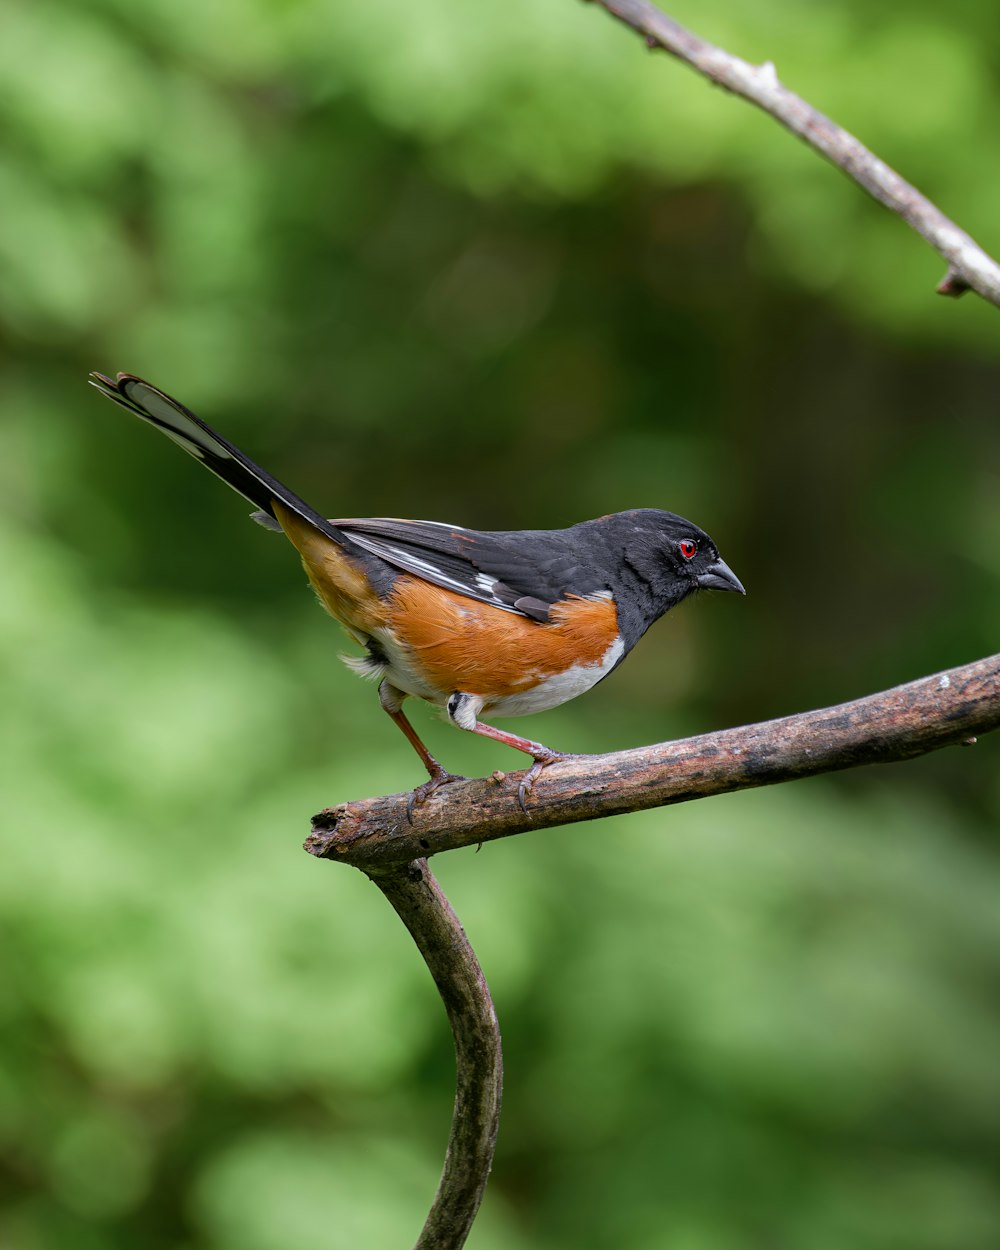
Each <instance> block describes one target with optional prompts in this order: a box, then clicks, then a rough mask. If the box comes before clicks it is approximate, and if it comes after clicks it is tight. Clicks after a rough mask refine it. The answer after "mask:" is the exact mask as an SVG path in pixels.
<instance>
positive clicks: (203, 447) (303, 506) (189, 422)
mask: <svg viewBox="0 0 1000 1250" xmlns="http://www.w3.org/2000/svg"><path fill="white" fill-rule="evenodd" d="M90 384H91V386H96V387H97V389H98V390H99V391H100V393H101V394H102V395H105V396H106V397H107V398H108V399H113V400H114V402H115V403H116V404H120V405H121V407H122V408H127V409H128V411H129V412H132V413H134V414H135V415H136V416H137V417H141V418H142V420H143V421H148V422H149V424H150V425H154V426H155V427H156V428H157V429H158V430H162V432H163V433H164V434H166V436H167V438H169V439H172V440H173V441H174V442H175V443H177V444H178V445H179V446H181V447H183V448H184V450H185V451H186V452H187V453H188V454H189V455H191V456H194V457H195V458H196V459H197V460H200V461H201V463H202V464H203V465H204V466H205V468H206V469H210V470H211V471H212V472H213V473H214V474H215V476H216V477H220V478H222V480H223V481H224V482H225V483H226V485H227V486H231V487H232V488H233V490H235V491H238V492H239V493H240V494H241V495H242V496H243V498H244V499H248V500H249V501H250V502H251V503H252V504H254V505H255V506H256V507H258V508H262V509H263V510H264V512H266V513H267V514H268V515H269V516H271V517H274V500H275V499H278V500H280V501H281V503H282V504H284V506H285V507H286V508H287V509H288V510H289V511H290V512H294V513H295V514H296V515H297V516H300V517H302V519H303V520H304V521H308V522H309V524H310V525H313V526H315V528H316V529H318V530H319V531H320V533H322V534H325V535H326V536H327V537H328V538H332V539H333V541H334V542H336V543H340V544H341V545H344V546H350V545H351V544H350V540H348V539H347V537H346V535H344V534H342V533H341V531H340V530H339V529H337V527H336V526H335V525H331V524H330V522H329V521H328V520H326V518H325V517H321V516H320V514H319V513H318V512H316V511H314V510H313V509H312V508H310V507H309V505H308V504H307V503H305V501H304V500H302V499H300V498H299V497H298V495H296V494H294V493H293V492H292V491H290V490H289V489H288V487H287V486H283V485H282V484H281V482H279V481H277V480H276V479H275V478H273V477H271V475H270V474H269V473H265V472H264V470H263V469H262V468H260V467H259V466H258V465H256V464H254V462H253V461H252V460H251V459H250V458H249V457H248V456H245V455H244V454H243V452H241V451H240V449H239V448H238V447H234V446H233V445H232V443H230V442H228V441H227V440H226V439H224V438H223V437H222V435H221V434H216V432H215V430H213V429H212V428H211V427H210V426H208V425H206V424H205V422H204V421H202V420H201V418H200V417H196V416H195V415H194V413H193V412H191V411H190V410H189V409H187V408H185V407H184V405H183V404H180V403H178V402H177V400H176V399H171V397H170V396H169V395H166V394H164V392H163V391H159V390H157V389H156V387H155V386H150V384H149V383H148V382H144V381H143V380H142V378H137V377H135V376H134V375H133V374H131V373H119V374H118V379H117V381H112V380H111V378H108V377H105V376H104V374H103V373H92V374H91V375H90ZM275 528H278V527H277V526H275Z"/></svg>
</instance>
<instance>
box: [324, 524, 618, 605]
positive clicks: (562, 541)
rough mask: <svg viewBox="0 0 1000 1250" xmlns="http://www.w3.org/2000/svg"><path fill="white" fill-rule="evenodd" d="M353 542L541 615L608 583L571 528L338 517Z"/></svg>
mask: <svg viewBox="0 0 1000 1250" xmlns="http://www.w3.org/2000/svg"><path fill="white" fill-rule="evenodd" d="M333 524H334V525H335V526H336V527H337V529H339V530H342V531H343V532H344V533H345V534H346V535H347V536H348V537H349V538H350V540H351V541H352V542H353V543H354V544H356V545H357V546H359V547H361V548H363V549H364V550H365V551H368V552H370V553H371V554H372V555H376V556H378V557H380V559H382V560H385V561H386V563H388V564H391V565H392V566H393V567H395V568H398V569H402V570H403V571H405V572H407V573H412V574H413V575H414V576H415V577H422V578H423V579H424V580H425V581H428V582H433V583H434V584H435V585H437V586H443V587H444V588H445V589H447V590H454V591H455V592H456V593H458V594H461V595H467V596H468V597H469V598H471V599H478V600H479V601H480V602H482V603H489V604H492V606H494V607H497V608H503V609H505V610H506V611H508V612H516V613H519V614H520V615H522V616H527V617H530V618H531V619H533V620H536V621H547V620H548V619H549V609H550V608H551V606H552V605H553V604H554V603H557V602H558V601H559V600H560V599H565V597H566V596H567V595H568V594H573V595H590V594H597V593H600V592H601V591H605V590H608V589H609V587H608V584H607V580H606V579H602V578H601V576H600V575H599V573H597V572H596V571H595V570H594V569H593V566H592V561H590V560H585V559H584V558H582V557H581V553H580V549H579V548H580V544H579V543H577V542H574V537H575V533H574V531H575V528H576V527H574V528H573V529H569V530H512V531H495V532H490V531H485V530H468V529H464V528H463V527H462V526H460V525H448V524H446V523H444V522H442V521H403V520H397V519H396V518H394V517H372V518H368V519H365V520H358V519H354V518H352V519H350V520H336V521H334V522H333Z"/></svg>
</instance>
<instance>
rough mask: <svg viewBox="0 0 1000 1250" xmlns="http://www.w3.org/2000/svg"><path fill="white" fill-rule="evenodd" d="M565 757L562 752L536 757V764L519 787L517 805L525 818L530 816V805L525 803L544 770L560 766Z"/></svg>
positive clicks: (552, 752)
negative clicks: (551, 766)
mask: <svg viewBox="0 0 1000 1250" xmlns="http://www.w3.org/2000/svg"><path fill="white" fill-rule="evenodd" d="M565 758H566V756H565V755H563V754H562V752H560V751H547V752H546V753H545V754H544V755H536V756H535V757H534V759H535V762H534V764H532V766H531V767H530V768H529V769H528V771H527V772H526V773H525V774H524V776H523V777H522V778H521V783H520V785H519V786H518V787H517V804H518V807H520V809H521V811H522V812H524V814H525V816H527V814H528V805H527V803H526V802H525V800H526V799H527V797H528V795H529V794H530V793H531V788H532V786H534V784H535V782H536V780H537V779H538V777H539V775H540V774H541V772H542V769H543V768H548V766H549V765H550V764H558V763H559V761H560V760H564V759H565Z"/></svg>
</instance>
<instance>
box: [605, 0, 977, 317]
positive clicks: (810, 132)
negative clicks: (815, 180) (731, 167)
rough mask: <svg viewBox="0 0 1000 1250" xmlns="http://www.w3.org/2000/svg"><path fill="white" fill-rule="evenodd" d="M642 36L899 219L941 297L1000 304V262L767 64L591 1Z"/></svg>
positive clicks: (657, 14) (652, 18) (645, 12)
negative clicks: (931, 255) (922, 245)
mask: <svg viewBox="0 0 1000 1250" xmlns="http://www.w3.org/2000/svg"><path fill="white" fill-rule="evenodd" d="M596 2H597V3H598V4H600V5H601V6H602V7H603V8H605V9H607V11H608V12H609V13H611V14H612V15H613V16H614V17H616V18H618V19H619V21H622V22H624V23H625V24H626V25H627V26H631V27H632V29H633V30H635V31H638V33H639V34H641V35H642V36H643V38H644V39H645V41H646V43H647V44H648V45H649V47H651V48H663V49H664V51H666V52H669V53H671V55H673V56H676V57H678V58H679V59H680V60H682V61H685V62H686V63H687V64H688V65H690V66H691V67H692V68H693V69H696V70H697V71H698V73H699V74H703V75H704V76H705V77H706V78H708V79H710V80H711V81H712V82H714V83H716V84H717V85H718V86H720V87H725V88H726V90H727V91H731V92H732V93H733V94H734V95H738V96H742V97H743V99H744V100H749V101H750V103H751V104H756V105H757V107H758V108H761V109H763V110H764V112H765V113H769V114H770V115H771V116H772V117H773V118H774V119H775V121H778V122H780V123H781V125H782V126H785V127H786V128H787V129H788V130H790V131H791V132H792V134H795V135H798V137H799V138H800V139H802V140H804V141H805V142H806V143H808V144H809V145H810V147H813V148H815V149H816V151H817V152H819V153H821V154H822V155H823V156H825V157H826V159H827V160H828V161H831V162H832V163H833V164H834V165H836V166H838V167H839V168H840V169H842V170H843V171H844V173H845V174H847V175H848V176H849V177H851V178H853V179H854V181H855V182H857V183H858V184H859V185H860V186H862V187H864V189H865V190H866V191H867V192H868V194H869V195H871V196H874V198H875V199H876V200H878V201H879V203H881V204H884V205H885V206H886V208H889V209H891V210H892V211H893V212H894V213H898V214H899V216H900V217H902V218H903V220H904V221H905V222H906V223H907V224H908V225H910V226H912V227H913V229H914V230H916V231H917V233H918V234H921V235H923V237H924V238H925V239H926V240H927V242H928V243H930V245H931V247H933V248H934V249H935V250H936V251H937V252H939V253H940V254H941V256H943V257H944V259H945V260H946V261H947V262H948V272H947V273H946V274H945V276H944V278H942V280H941V282H940V283H939V284H938V288H937V289H938V292H939V293H940V294H941V295H952V296H957V295H962V294H964V292H965V291H968V290H973V291H975V292H976V293H977V294H979V295H981V296H982V297H983V299H985V300H988V301H989V303H991V304H995V305H996V306H997V307H1000V265H998V264H997V262H996V261H995V260H994V259H993V258H992V257H991V256H989V255H987V253H986V252H984V251H983V249H982V248H981V247H980V246H979V244H978V243H977V242H976V241H975V239H973V238H971V237H970V236H969V235H968V234H966V232H965V231H964V230H962V229H960V228H959V227H958V226H956V225H955V223H954V222H953V221H951V220H950V219H949V218H948V217H946V216H945V215H944V213H942V212H941V210H940V209H939V208H938V207H937V205H935V204H933V203H932V202H931V201H930V200H929V199H928V198H927V197H926V196H925V195H922V194H921V192H919V191H918V190H917V189H916V187H914V186H912V185H911V184H910V183H908V182H907V181H906V180H905V179H904V178H901V177H900V176H899V174H897V173H896V171H895V170H894V169H891V168H890V167H889V166H888V165H886V163H885V162H884V161H881V160H879V158H878V157H877V156H876V155H875V154H874V153H873V152H870V151H869V150H868V148H866V147H865V145H864V144H863V143H862V142H861V141H860V140H859V139H856V138H855V137H854V135H852V134H850V133H849V132H848V131H846V130H844V129H843V127H841V126H838V125H837V124H836V123H835V122H832V121H831V120H830V118H829V117H826V116H824V114H823V113H820V112H819V111H818V110H817V109H814V108H813V107H812V105H811V104H807V103H806V101H805V100H803V99H802V97H801V96H798V95H796V94H795V92H794V91H789V89H788V88H787V87H786V86H784V84H783V83H781V82H779V80H778V75H777V72H776V71H775V68H774V65H773V64H771V62H769V61H767V62H765V63H764V64H763V65H751V64H750V62H749V61H744V60H741V59H740V57H738V56H733V55H732V54H731V53H729V52H725V51H723V49H722V48H718V47H716V46H715V45H714V44H711V43H709V42H708V41H707V40H706V39H702V38H700V36H698V35H695V34H693V33H692V32H691V31H689V30H687V29H685V27H683V26H681V25H680V23H678V22H675V21H674V19H673V18H672V17H668V16H667V15H666V14H665V13H663V12H661V11H660V10H659V9H658V8H656V6H655V5H653V4H650V3H648V0H596Z"/></svg>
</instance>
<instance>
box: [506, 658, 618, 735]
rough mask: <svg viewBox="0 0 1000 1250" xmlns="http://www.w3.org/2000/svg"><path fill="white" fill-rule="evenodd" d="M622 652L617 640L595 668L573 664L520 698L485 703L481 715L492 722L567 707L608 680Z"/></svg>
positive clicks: (510, 696) (514, 697)
mask: <svg viewBox="0 0 1000 1250" xmlns="http://www.w3.org/2000/svg"><path fill="white" fill-rule="evenodd" d="M624 650H625V647H624V644H623V643H622V640H621V639H620V638H616V639H615V640H614V642H613V643H612V644H611V646H610V647H608V649H607V651H605V653H604V655H603V656H601V659H600V660H599V662H598V663H597V664H575V665H574V666H573V667H572V668H568V669H567V670H566V671H565V672H564V673H559V674H557V675H556V676H555V677H547V678H546V679H545V680H544V681H542V682H539V683H538V685H537V686H533V687H532V688H531V689H530V690H526V691H525V692H524V693H523V694H512V695H508V696H507V697H506V698H505V699H496V700H493V699H488V700H487V701H486V704H485V706H484V708H483V714H484V715H485V716H487V717H489V718H490V719H491V720H492V719H493V717H495V716H530V715H531V714H532V713H533V712H547V711H548V710H549V708H553V707H558V706H559V704H560V703H568V702H569V700H570V699H575V698H576V697H577V695H579V694H586V692H587V691H588V690H590V689H591V688H592V687H594V686H596V685H597V683H598V682H599V681H600V680H601V678H602V677H607V675H608V673H610V672H611V670H612V669H613V668H614V666H615V665H616V664H617V663H618V661H619V660H620V659H621V658H622V654H623V652H624Z"/></svg>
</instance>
